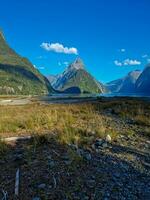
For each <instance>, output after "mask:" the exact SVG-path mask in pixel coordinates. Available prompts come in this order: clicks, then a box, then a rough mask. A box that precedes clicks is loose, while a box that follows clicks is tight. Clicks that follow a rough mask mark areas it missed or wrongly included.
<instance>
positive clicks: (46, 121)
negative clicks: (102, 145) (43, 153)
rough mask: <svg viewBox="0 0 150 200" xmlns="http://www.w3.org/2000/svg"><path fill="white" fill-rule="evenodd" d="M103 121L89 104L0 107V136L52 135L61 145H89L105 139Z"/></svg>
mask: <svg viewBox="0 0 150 200" xmlns="http://www.w3.org/2000/svg"><path fill="white" fill-rule="evenodd" d="M104 120H106V119H104V118H103V117H102V116H101V115H100V114H99V113H97V112H96V111H94V107H93V105H92V104H80V105H39V104H32V105H24V106H1V107H0V135H1V136H2V137H7V136H14V135H24V134H26V135H32V134H34V135H41V134H45V133H51V134H52V133H53V134H55V135H57V139H58V140H59V142H60V143H63V144H64V143H66V144H68V143H75V144H79V143H81V142H82V143H90V141H91V140H92V139H93V138H95V137H104V136H105V132H106V127H105V126H104V125H103V122H104Z"/></svg>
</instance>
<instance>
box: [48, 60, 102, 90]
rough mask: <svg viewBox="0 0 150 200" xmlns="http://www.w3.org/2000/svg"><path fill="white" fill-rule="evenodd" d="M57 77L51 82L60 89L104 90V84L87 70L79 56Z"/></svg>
mask: <svg viewBox="0 0 150 200" xmlns="http://www.w3.org/2000/svg"><path fill="white" fill-rule="evenodd" d="M55 78H56V79H55ZM55 78H53V81H51V83H52V86H53V87H54V88H55V89H56V90H59V91H70V92H71V90H76V91H80V92H81V93H102V92H103V91H104V86H103V85H102V84H101V83H98V82H97V81H96V80H95V79H94V78H93V77H92V76H91V75H90V74H89V73H88V72H87V71H86V69H85V66H84V63H83V61H82V60H81V59H80V58H77V59H76V60H75V61H74V62H73V63H72V64H70V65H69V66H68V67H67V68H66V69H65V71H64V72H63V73H62V74H59V75H57V76H55ZM49 80H50V79H49ZM51 80H52V79H51ZM69 88H71V89H69ZM77 88H78V89H77ZM68 89H69V90H68Z"/></svg>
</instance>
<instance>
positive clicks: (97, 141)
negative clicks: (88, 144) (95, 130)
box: [95, 139, 103, 147]
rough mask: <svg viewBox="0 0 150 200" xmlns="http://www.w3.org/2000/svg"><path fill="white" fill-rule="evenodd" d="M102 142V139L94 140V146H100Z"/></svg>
mask: <svg viewBox="0 0 150 200" xmlns="http://www.w3.org/2000/svg"><path fill="white" fill-rule="evenodd" d="M102 143H103V140H102V139H97V140H96V141H95V146H96V147H98V146H101V145H102Z"/></svg>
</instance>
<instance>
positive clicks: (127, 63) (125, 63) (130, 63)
mask: <svg viewBox="0 0 150 200" xmlns="http://www.w3.org/2000/svg"><path fill="white" fill-rule="evenodd" d="M114 64H115V65H116V66H133V65H140V64H141V61H138V60H132V59H125V60H124V61H122V62H121V61H118V60H115V61H114Z"/></svg>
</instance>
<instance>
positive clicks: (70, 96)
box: [38, 93, 150, 103]
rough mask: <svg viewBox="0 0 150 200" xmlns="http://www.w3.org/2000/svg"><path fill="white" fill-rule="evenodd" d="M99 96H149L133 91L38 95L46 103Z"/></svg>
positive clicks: (80, 100)
mask: <svg viewBox="0 0 150 200" xmlns="http://www.w3.org/2000/svg"><path fill="white" fill-rule="evenodd" d="M100 97H107V98H109V97H110V98H112V97H118V98H119V97H127V98H128V97H134V98H148V99H150V96H148V95H145V94H135V93H105V94H50V95H47V96H39V97H38V98H39V100H40V101H43V102H47V103H75V102H82V101H83V102H86V101H94V100H96V99H98V98H100Z"/></svg>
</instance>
